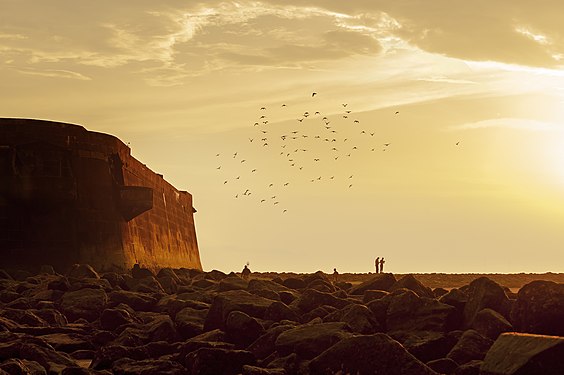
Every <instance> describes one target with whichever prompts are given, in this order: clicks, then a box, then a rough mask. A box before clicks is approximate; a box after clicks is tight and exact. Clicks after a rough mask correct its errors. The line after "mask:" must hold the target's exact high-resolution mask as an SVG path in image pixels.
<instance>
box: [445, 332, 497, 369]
mask: <svg viewBox="0 0 564 375" xmlns="http://www.w3.org/2000/svg"><path fill="white" fill-rule="evenodd" d="M492 344H493V341H492V340H490V339H488V338H486V337H484V336H482V335H480V334H479V333H478V332H476V331H474V330H471V329H470V330H468V331H465V332H464V333H463V334H462V337H461V338H460V340H458V342H457V343H456V345H455V346H454V347H453V348H452V349H451V351H450V352H449V353H448V354H447V358H450V359H452V360H453V361H455V362H456V363H458V364H459V365H463V364H465V363H467V362H470V361H472V360H475V359H477V360H483V359H484V357H485V356H486V353H487V351H488V350H489V349H490V347H491V346H492Z"/></svg>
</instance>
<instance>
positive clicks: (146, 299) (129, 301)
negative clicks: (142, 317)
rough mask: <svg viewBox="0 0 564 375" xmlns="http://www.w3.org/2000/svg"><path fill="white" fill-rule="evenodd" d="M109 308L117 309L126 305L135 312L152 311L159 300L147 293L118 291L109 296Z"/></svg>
mask: <svg viewBox="0 0 564 375" xmlns="http://www.w3.org/2000/svg"><path fill="white" fill-rule="evenodd" d="M108 299H109V306H110V307H115V306H117V305H119V304H120V303H123V304H126V305H128V306H129V307H131V308H132V309H133V310H135V311H152V310H153V308H154V307H155V305H156V304H157V299H156V298H155V297H152V296H150V295H147V294H145V293H138V292H130V291H126V290H116V291H113V292H111V293H110V294H109V296H108Z"/></svg>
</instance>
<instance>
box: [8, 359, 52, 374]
mask: <svg viewBox="0 0 564 375" xmlns="http://www.w3.org/2000/svg"><path fill="white" fill-rule="evenodd" d="M0 370H1V371H5V372H3V373H4V374H12V375H20V374H21V375H47V371H46V370H45V367H43V366H41V365H40V364H39V363H37V362H35V361H28V360H26V359H23V360H22V359H17V358H13V359H8V360H7V361H4V362H2V364H0Z"/></svg>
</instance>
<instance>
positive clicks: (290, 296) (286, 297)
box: [278, 291, 298, 305]
mask: <svg viewBox="0 0 564 375" xmlns="http://www.w3.org/2000/svg"><path fill="white" fill-rule="evenodd" d="M278 296H280V301H282V302H284V303H285V304H286V305H289V304H291V303H292V302H293V301H294V300H295V299H296V298H298V297H297V296H296V294H295V293H292V292H287V291H281V292H278Z"/></svg>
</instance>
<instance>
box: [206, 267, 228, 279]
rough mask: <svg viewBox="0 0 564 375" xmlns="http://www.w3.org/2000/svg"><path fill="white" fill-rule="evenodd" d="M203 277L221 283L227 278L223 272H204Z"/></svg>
mask: <svg viewBox="0 0 564 375" xmlns="http://www.w3.org/2000/svg"><path fill="white" fill-rule="evenodd" d="M203 275H204V278H207V279H210V280H215V281H221V280H223V279H225V278H226V277H227V274H226V273H225V272H221V271H218V270H211V271H210V272H206V273H204V274H203Z"/></svg>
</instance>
